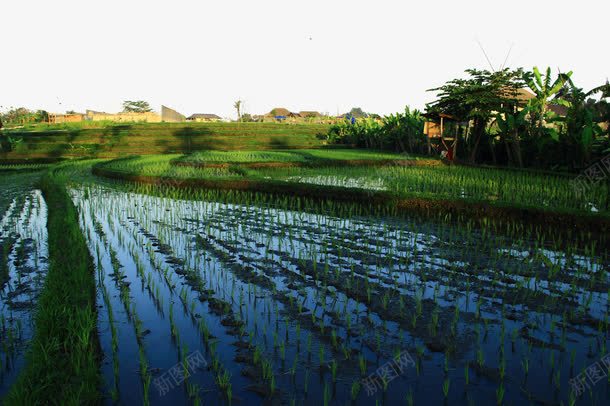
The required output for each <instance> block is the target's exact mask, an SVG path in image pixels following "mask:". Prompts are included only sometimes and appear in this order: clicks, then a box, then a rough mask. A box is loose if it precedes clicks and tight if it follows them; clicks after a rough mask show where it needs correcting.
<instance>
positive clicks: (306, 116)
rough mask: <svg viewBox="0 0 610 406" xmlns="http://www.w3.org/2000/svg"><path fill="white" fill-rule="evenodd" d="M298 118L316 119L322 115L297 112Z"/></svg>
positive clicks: (311, 112)
mask: <svg viewBox="0 0 610 406" xmlns="http://www.w3.org/2000/svg"><path fill="white" fill-rule="evenodd" d="M299 116H300V117H301V118H318V117H322V114H320V113H318V112H317V111H299Z"/></svg>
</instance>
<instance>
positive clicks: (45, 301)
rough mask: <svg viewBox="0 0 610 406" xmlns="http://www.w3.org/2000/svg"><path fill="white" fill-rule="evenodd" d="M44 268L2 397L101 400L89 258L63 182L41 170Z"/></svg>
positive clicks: (17, 401)
mask: <svg viewBox="0 0 610 406" xmlns="http://www.w3.org/2000/svg"><path fill="white" fill-rule="evenodd" d="M41 188H42V191H43V194H44V198H45V200H46V202H47V206H48V220H47V228H48V241H49V257H50V263H49V271H48V275H47V278H46V281H45V285H44V288H43V291H42V293H41V295H40V298H39V301H38V308H37V313H36V318H35V322H36V331H35V334H34V337H33V339H32V341H31V343H30V350H29V352H28V354H27V358H26V366H25V368H24V370H23V371H22V373H21V375H20V376H19V378H18V380H17V382H16V383H15V384H14V385H13V386H12V387H11V390H10V392H9V393H8V395H7V398H6V399H4V401H3V403H4V404H8V405H43V404H57V405H77V404H79V405H80V404H96V403H98V402H99V401H100V394H99V386H100V384H101V378H100V371H99V351H98V348H99V343H98V337H97V328H96V323H97V313H96V307H95V280H94V272H93V263H92V260H91V257H90V255H89V251H88V249H87V244H86V242H85V238H84V236H83V234H82V233H81V230H80V228H79V224H78V214H77V211H76V208H75V207H74V205H73V204H72V201H71V199H70V197H69V196H68V194H67V192H66V190H65V188H64V186H63V184H62V182H61V181H59V180H58V179H56V178H54V177H52V176H46V177H45V178H44V179H43V181H42V182H41Z"/></svg>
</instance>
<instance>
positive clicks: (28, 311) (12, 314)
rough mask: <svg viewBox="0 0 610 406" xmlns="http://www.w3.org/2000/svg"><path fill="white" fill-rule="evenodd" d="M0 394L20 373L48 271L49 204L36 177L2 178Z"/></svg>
mask: <svg viewBox="0 0 610 406" xmlns="http://www.w3.org/2000/svg"><path fill="white" fill-rule="evenodd" d="M0 190H1V193H0V194H1V195H0V395H2V394H5V393H6V391H7V390H8V388H9V387H10V385H11V384H12V383H13V382H14V381H15V379H16V378H17V376H18V374H19V372H20V371H21V369H22V367H23V365H24V362H25V354H26V352H27V345H28V342H29V341H30V339H31V338H32V335H33V332H34V316H35V308H36V302H37V298H38V295H39V294H40V291H41V289H42V287H43V284H44V279H45V276H46V272H47V263H48V262H47V256H48V247H47V229H46V218H47V207H46V204H45V201H44V199H43V197H42V195H41V193H40V190H37V189H35V188H34V177H32V176H28V175H25V176H20V177H18V176H17V175H3V177H2V179H0Z"/></svg>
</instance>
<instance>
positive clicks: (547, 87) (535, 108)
mask: <svg viewBox="0 0 610 406" xmlns="http://www.w3.org/2000/svg"><path fill="white" fill-rule="evenodd" d="M571 76H572V71H570V72H568V73H559V74H558V75H557V78H556V79H555V80H554V81H553V80H552V76H551V68H547V69H546V73H545V74H544V76H543V75H542V74H541V73H540V70H538V67H536V66H534V68H533V71H532V72H526V73H524V74H523V80H524V81H525V83H526V84H527V86H528V87H529V88H530V90H531V91H532V92H533V93H534V96H535V97H534V98H533V99H531V100H530V101H529V103H528V106H529V112H530V118H531V121H532V123H533V124H534V129H535V132H536V133H537V135H538V136H541V135H543V133H547V134H549V135H551V137H552V138H554V139H555V140H556V139H557V134H556V132H553V131H551V132H550V133H549V132H548V131H546V126H545V124H546V122H547V120H548V119H549V118H550V117H549V115H552V113H551V112H549V108H548V107H549V104H550V103H556V102H557V101H556V100H555V99H553V98H554V97H555V96H556V95H557V94H558V93H559V92H560V91H561V90H562V89H564V87H565V85H566V83H568V82H569V81H570V77H571Z"/></svg>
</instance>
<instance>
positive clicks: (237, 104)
mask: <svg viewBox="0 0 610 406" xmlns="http://www.w3.org/2000/svg"><path fill="white" fill-rule="evenodd" d="M243 103H244V102H243V101H242V100H237V101H236V102H235V103H233V108H234V109H235V110H237V121H241V108H242V105H243Z"/></svg>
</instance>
